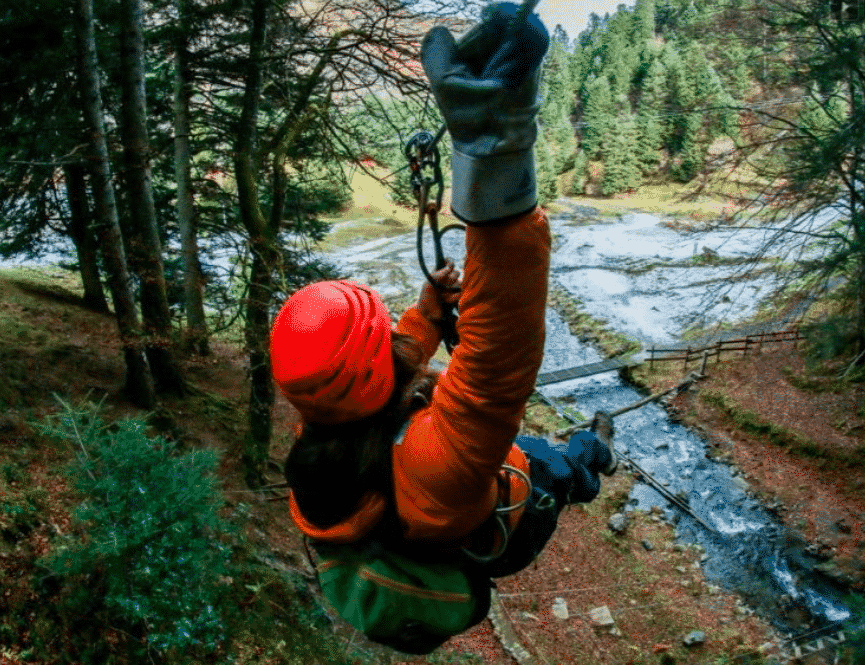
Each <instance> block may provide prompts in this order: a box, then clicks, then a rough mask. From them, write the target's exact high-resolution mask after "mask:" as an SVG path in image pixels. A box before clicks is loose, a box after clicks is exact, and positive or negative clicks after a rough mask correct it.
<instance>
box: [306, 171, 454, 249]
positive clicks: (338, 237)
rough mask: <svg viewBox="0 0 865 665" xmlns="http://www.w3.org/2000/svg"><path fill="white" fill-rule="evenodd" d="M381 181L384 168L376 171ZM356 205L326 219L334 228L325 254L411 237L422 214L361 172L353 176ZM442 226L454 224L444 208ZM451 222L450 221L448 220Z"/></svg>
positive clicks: (384, 173) (325, 243) (327, 239)
mask: <svg viewBox="0 0 865 665" xmlns="http://www.w3.org/2000/svg"><path fill="white" fill-rule="evenodd" d="M372 172H373V173H374V174H375V175H376V176H377V177H384V176H385V175H387V173H386V172H385V171H384V170H383V169H380V168H374V169H372ZM351 188H352V192H353V196H352V203H351V205H350V206H348V207H347V208H345V209H343V210H341V211H340V213H339V214H338V215H334V216H326V217H323V218H322V219H323V221H325V222H328V223H329V224H331V225H333V227H332V230H331V232H330V233H329V234H328V235H327V237H326V238H325V240H324V242H323V243H322V245H321V249H322V251H325V252H327V251H332V250H334V249H337V248H341V247H346V246H349V245H352V244H355V243H357V242H358V241H369V240H376V239H378V238H389V237H392V236H396V235H401V234H403V233H407V232H409V231H411V230H413V229H414V228H416V226H417V220H418V213H417V210H416V209H415V208H407V207H405V206H403V205H400V204H398V203H395V202H394V201H392V200H391V199H390V196H389V193H388V189H387V186H386V185H384V184H382V183H381V182H380V181H378V180H376V178H374V177H373V176H371V175H370V174H368V173H365V172H364V171H362V170H360V169H357V170H356V171H355V172H354V173H353V174H352V176H351ZM443 208H444V211H443V212H442V215H441V216H442V223H446V222H447V223H450V222H451V221H455V220H451V219H450V215H449V214H447V213H446V211H447V210H448V207H447V206H446V205H444V206H443ZM445 218H447V219H445Z"/></svg>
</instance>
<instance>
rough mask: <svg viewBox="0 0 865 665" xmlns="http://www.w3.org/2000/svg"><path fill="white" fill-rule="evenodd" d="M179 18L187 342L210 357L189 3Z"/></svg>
mask: <svg viewBox="0 0 865 665" xmlns="http://www.w3.org/2000/svg"><path fill="white" fill-rule="evenodd" d="M177 12H178V15H179V17H180V20H179V25H178V26H177V33H176V39H175V55H174V68H175V69H174V171H175V179H176V181H177V224H178V226H179V227H180V238H181V252H182V256H183V293H184V306H185V310H186V326H187V333H186V341H187V343H188V344H189V347H190V348H191V349H192V351H193V352H194V353H199V354H201V355H208V354H209V353H210V347H209V345H208V333H207V319H206V318H205V314H204V299H203V296H202V291H203V288H204V277H203V275H202V273H201V264H200V263H199V261H198V238H197V229H196V220H195V208H194V202H193V197H192V177H191V164H192V157H191V154H192V153H191V149H190V125H191V123H190V118H189V100H190V96H191V90H192V74H191V71H190V67H189V41H188V40H189V0H177Z"/></svg>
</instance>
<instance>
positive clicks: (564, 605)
mask: <svg viewBox="0 0 865 665" xmlns="http://www.w3.org/2000/svg"><path fill="white" fill-rule="evenodd" d="M553 616H554V617H556V619H559V620H560V621H565V620H566V619H568V618H570V616H571V615H570V612H568V601H566V600H565V599H564V598H556V599H555V600H554V601H553Z"/></svg>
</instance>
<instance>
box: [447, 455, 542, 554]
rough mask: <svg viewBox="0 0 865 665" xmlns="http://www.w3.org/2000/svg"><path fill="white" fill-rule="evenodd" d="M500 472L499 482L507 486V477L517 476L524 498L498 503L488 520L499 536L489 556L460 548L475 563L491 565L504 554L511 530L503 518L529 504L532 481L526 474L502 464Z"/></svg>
mask: <svg viewBox="0 0 865 665" xmlns="http://www.w3.org/2000/svg"><path fill="white" fill-rule="evenodd" d="M501 470H502V471H503V472H504V473H503V476H502V475H500V476H499V478H500V482H503V483H505V484H507V483H508V482H509V480H508V478H507V476H508V475H509V474H512V475H514V476H517V477H518V478H519V479H520V480H522V481H523V482H524V483H525V484H526V498H525V499H523V500H522V501H518V502H516V503H513V504H503V503H502V502H501V501H499V505H498V506H497V507H496V509H495V511H494V512H493V514H492V516H491V518H490V519H491V521H492V523H493V524H494V526H495V528H496V531H497V532H498V536H499V538H498V541H497V544H496V547H495V549H494V550H493V551H492V552H490V553H489V554H478V553H477V552H473V551H471V550H470V549H468V548H467V547H463V548H461V549H462V552H463V554H465V555H466V556H467V557H468V558H469V559H471V560H472V561H474V562H475V563H491V562H493V561H495V560H496V559H498V558H499V557H500V556H501V555H502V554H504V553H505V550H506V549H507V547H508V542H509V540H510V535H511V530H510V528H508V525H507V524H506V523H505V518H504V516H505V515H507V514H508V513H512V512H514V511H515V510H520V509H522V508H524V507H525V506H526V504H527V503H528V502H529V498H530V497H531V495H532V481H531V480H530V479H529V477H528V475H527V474H526V473H524V472H523V471H521V470H520V469H518V468H516V467H515V466H511V465H510V464H502V467H501ZM539 507H540V506H539Z"/></svg>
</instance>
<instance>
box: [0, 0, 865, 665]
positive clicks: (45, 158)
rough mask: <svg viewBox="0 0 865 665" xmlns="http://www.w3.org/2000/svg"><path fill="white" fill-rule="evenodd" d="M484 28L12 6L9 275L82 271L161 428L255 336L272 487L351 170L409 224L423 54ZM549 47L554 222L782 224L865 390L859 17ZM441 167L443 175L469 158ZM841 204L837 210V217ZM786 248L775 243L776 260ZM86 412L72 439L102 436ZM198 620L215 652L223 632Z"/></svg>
mask: <svg viewBox="0 0 865 665" xmlns="http://www.w3.org/2000/svg"><path fill="white" fill-rule="evenodd" d="M542 1H543V0H542ZM480 8H481V7H480V5H478V6H474V5H472V4H471V3H469V4H468V5H467V4H466V3H455V2H451V0H435V2H418V1H416V0H404V1H401V0H360V1H359V2H356V1H348V0H288V1H287V2H284V3H272V2H270V1H269V0H75V2H73V3H68V2H62V1H61V0H28V1H27V2H24V1H23V0H7V2H5V3H4V6H3V8H2V9H0V134H2V138H0V255H2V256H3V257H7V258H8V257H30V258H33V257H39V256H41V255H43V254H45V253H49V252H56V251H60V252H61V253H64V255H65V259H64V263H63V266H64V267H65V268H68V269H69V270H71V271H73V272H74V273H75V274H76V275H77V276H78V278H79V279H80V283H81V285H82V289H83V300H84V302H85V303H86V305H87V307H88V308H90V309H91V310H93V311H95V312H102V313H110V314H111V316H112V317H113V320H114V322H115V324H116V328H117V331H118V335H119V339H120V340H121V349H120V353H121V355H122V359H123V366H124V371H125V375H124V385H125V396H126V398H127V399H128V400H129V402H130V403H131V404H132V405H135V406H136V407H139V408H142V409H145V410H153V409H156V408H158V405H159V404H160V402H161V400H164V399H166V398H178V397H183V396H185V395H189V394H191V393H194V392H195V391H196V390H197V388H196V387H195V386H194V382H192V381H191V380H190V377H189V376H187V375H185V373H184V370H183V362H182V361H183V360H184V359H186V358H189V357H192V356H195V357H207V356H208V355H209V354H210V353H211V346H212V344H213V343H214V340H218V339H219V336H220V334H221V333H222V332H223V331H225V330H228V329H234V330H238V329H239V330H242V338H243V352H244V354H245V356H246V359H245V361H246V365H247V368H248V381H247V384H246V385H247V389H248V393H247V395H246V398H245V405H246V416H245V428H244V432H243V442H244V443H243V447H242V454H241V461H242V469H243V472H242V473H243V477H244V479H245V482H246V485H247V486H248V487H249V488H251V489H256V488H259V487H261V486H262V485H263V484H266V482H267V478H266V471H267V465H268V460H269V456H270V450H271V441H272V437H273V433H272V429H273V427H272V414H273V409H274V404H275V401H276V395H275V392H274V386H273V382H272V380H271V372H270V360H269V351H268V338H269V332H270V324H271V321H272V317H273V315H274V313H275V311H276V310H277V308H278V307H279V305H280V304H281V303H282V302H283V301H284V300H285V298H286V297H287V296H288V295H290V294H291V293H293V292H294V291H295V290H296V289H298V288H299V287H300V286H302V285H304V284H306V283H308V282H310V281H313V280H316V279H321V278H327V277H331V276H334V275H335V272H334V268H333V267H332V266H330V265H328V264H327V262H326V261H324V260H323V259H322V258H321V255H320V254H318V253H317V252H316V249H317V247H318V246H319V243H321V242H322V241H323V240H324V239H325V238H326V237H327V235H328V232H329V230H330V229H329V225H328V224H327V223H326V222H325V221H323V218H324V217H326V216H327V215H328V214H331V213H334V212H337V211H339V210H341V209H343V208H344V207H345V206H346V205H348V203H349V202H350V200H351V197H352V191H351V188H350V183H351V174H352V173H353V172H355V171H357V170H358V169H360V170H364V171H367V172H368V173H370V174H371V175H373V176H375V177H376V178H377V179H379V180H380V181H381V182H382V183H383V184H384V185H385V186H386V187H388V189H389V195H390V197H391V200H392V201H394V202H395V203H397V204H401V205H407V206H411V205H413V204H414V199H413V196H412V193H411V187H410V185H409V182H408V176H407V172H406V168H405V167H406V163H405V157H404V154H403V148H404V145H405V141H406V140H407V139H408V138H409V137H410V136H411V135H412V133H413V132H414V131H415V130H417V129H419V128H423V129H427V130H432V131H434V130H435V129H437V128H438V127H439V126H440V124H441V118H440V117H439V115H438V113H437V111H436V109H435V108H434V101H433V100H432V98H431V95H430V93H429V90H428V87H427V84H426V80H425V77H424V75H423V71H422V69H421V67H420V64H419V61H418V53H419V46H420V41H421V39H422V38H423V35H424V34H425V32H426V31H427V30H428V29H429V27H431V26H433V25H435V24H440V23H444V24H446V25H449V26H450V27H451V28H452V29H453V30H454V31H455V32H461V31H463V30H464V29H465V28H466V27H468V26H470V25H471V23H472V18H473V17H475V16H477V15H478V13H479V11H480ZM548 27H549V28H550V31H551V34H552V41H551V47H550V50H549V53H548V54H547V57H546V60H545V62H544V65H543V79H542V92H541V94H542V99H541V103H542V107H541V112H540V117H539V121H540V128H541V131H540V132H539V140H538V143H537V146H536V151H537V152H536V157H537V164H538V185H539V196H540V203H541V204H542V205H545V206H552V205H555V201H556V200H557V198H558V197H560V196H566V197H571V198H575V199H580V198H581V197H597V198H604V197H606V198H615V197H619V196H626V195H628V194H629V193H633V192H638V191H639V190H640V189H641V187H646V186H651V185H658V184H669V185H672V186H677V187H678V186H681V191H682V192H690V193H694V192H698V193H699V194H700V195H704V196H711V197H716V198H718V199H722V200H724V201H725V202H727V203H728V204H729V210H732V211H733V212H731V213H730V214H729V215H728V216H727V218H725V219H722V220H717V221H718V223H724V224H741V225H749V224H757V223H759V224H762V225H765V226H767V227H772V228H774V229H775V230H776V233H775V234H774V235H773V236H772V238H771V239H770V240H769V241H767V243H781V242H786V241H787V240H789V239H790V238H794V239H796V241H797V243H796V247H798V248H804V247H813V246H819V247H821V248H822V250H823V251H821V252H820V253H819V258H811V259H809V260H808V261H805V262H798V261H795V260H794V259H793V258H792V257H791V258H790V262H789V264H785V266H783V268H784V269H786V270H789V272H790V282H791V284H792V285H793V291H794V292H795V294H796V295H797V297H801V296H802V294H804V293H809V294H817V295H819V296H820V297H824V298H828V299H830V300H831V302H832V306H831V307H829V308H828V309H827V311H828V312H829V313H828V314H827V316H826V317H825V320H823V321H821V322H820V324H819V325H820V326H821V327H820V330H821V331H822V339H823V343H822V347H823V348H822V351H821V352H822V353H824V354H825V356H826V357H833V358H834V357H843V358H845V359H846V364H847V365H849V367H850V372H849V373H848V376H849V375H850V374H855V375H856V376H859V377H860V380H861V376H862V375H863V374H862V372H863V370H862V366H863V365H865V152H863V145H865V3H863V0H843V1H842V0H762V1H759V2H758V1H755V0H637V1H636V3H635V4H634V5H633V6H630V5H620V7H619V9H618V11H616V12H615V13H614V14H612V15H605V16H597V15H594V14H593V15H592V16H591V19H590V22H589V24H588V25H587V26H586V28H585V30H584V31H583V32H581V33H580V34H579V35H567V34H566V33H565V32H564V30H563V29H562V28H561V26H548ZM442 149H443V152H444V154H445V159H446V157H447V141H446V140H445V141H443V142H442ZM686 186H687V187H686ZM683 195H684V194H683ZM829 208H831V209H833V210H835V211H837V212H838V214H837V215H836V216H833V218H832V220H831V222H829V223H827V222H826V216H825V211H826V210H827V209H829ZM58 248H59V249H58ZM768 250H769V245H768V244H767V246H765V247H755V248H754V256H755V258H759V257H760V256H761V255H762V254H764V253H766V252H768ZM225 257H228V258H227V259H225ZM69 418H70V419H67V420H65V421H63V422H62V423H60V424H56V423H55V425H56V427H55V429H56V430H57V431H62V432H65V433H66V434H69V431H70V430H69V428H72V431H73V432H74V431H77V429H78V428H80V427H85V426H87V423H90V426H93V427H96V425H93V423H96V422H97V421H98V419H97V418H96V417H95V416H82V415H81V414H79V415H77V416H69ZM76 418H83V420H81V421H80V422H79V421H78V420H76ZM88 418H89V419H88ZM76 423H78V424H77V425H76ZM99 427H101V425H100V426H99ZM99 427H97V429H98V430H99V431H100V432H102V430H101V429H99ZM93 431H94V433H95V432H96V430H93ZM103 434H104V436H105V437H109V438H111V437H114V438H118V437H119V438H121V439H124V440H128V441H134V440H135V436H136V433H135V432H128V431H121V432H119V433H117V432H111V430H110V428H109V429H106V430H105V431H104V432H103ZM103 434H99V436H96V434H94V436H95V437H96V439H95V440H98V441H102V438H100V437H102V436H103ZM106 440H107V439H106ZM99 445H102V444H101V443H100V444H99ZM129 445H133V444H132V443H130V444H129ZM168 463H169V462H168V461H166V464H168ZM201 463H202V464H203V465H204V466H205V467H206V466H207V464H208V463H205V462H201ZM191 464H193V466H194V465H195V464H198V462H195V463H192V462H191ZM161 473H169V472H168V471H162V472H161ZM91 480H94V482H95V479H94V478H93V477H92V476H91ZM97 491H109V490H107V489H105V488H102V489H98V488H97ZM0 500H2V497H0ZM197 500H200V501H201V502H202V505H204V504H207V501H206V499H204V498H202V497H199V499H197ZM207 510H210V508H207ZM208 515H210V517H209V518H208V519H210V520H212V521H211V524H210V527H208V528H214V529H217V528H218V527H217V526H216V525H217V522H218V519H219V518H218V517H217V516H216V513H213V514H211V513H208ZM103 518H105V516H104V515H102V516H101V517H99V519H103ZM108 521H109V522H110V520H108ZM106 528H107V527H106ZM219 528H221V527H219ZM207 556H208V557H210V556H217V559H218V555H217V554H214V553H213V552H210V553H208V554H207ZM57 565H60V564H57ZM214 565H216V564H214ZM219 565H222V564H219ZM225 575H228V573H227V572H226V573H225ZM201 606H202V607H206V606H208V601H207V600H206V599H205V600H203V601H202V604H201ZM127 609H128V608H127ZM139 609H140V608H139ZM137 611H138V610H137V609H136V610H135V612H137ZM135 612H132V615H130V616H134V617H138V616H139V615H137V614H135ZM142 616H143V614H142ZM202 617H203V615H198V618H197V619H196V621H199V627H201V626H205V627H204V628H201V630H202V635H206V636H207V639H210V640H211V642H213V641H214V640H216V638H215V637H214V635H215V634H216V632H218V630H217V629H216V628H215V626H216V623H212V624H210V623H208V620H205V618H202ZM129 622H130V623H131V624H134V625H137V626H139V628H140V626H141V625H146V624H147V620H146V619H141V620H139V618H134V619H129ZM144 632H145V633H146V632H147V631H146V630H145V631H144ZM179 634H180V633H178V634H171V635H168V634H165V635H162V634H161V633H159V634H157V632H152V633H151V638H152V640H153V642H152V643H153V644H154V645H156V646H155V647H154V649H155V650H154V651H153V653H166V652H171V649H173V648H180V647H177V645H182V644H184V642H183V639H181V638H180V637H178V635H179ZM159 635H162V636H161V637H159ZM154 636H155V637H154ZM0 638H2V633H0ZM160 639H162V642H159V640H160ZM202 639H203V640H204V638H202ZM0 641H2V640H0ZM206 641H207V640H204V641H203V642H200V643H199V646H201V645H202V644H204V643H205V642H206ZM216 641H218V640H216ZM201 648H202V649H204V651H205V652H206V651H207V649H206V648H205V647H201ZM3 658H4V657H3V656H2V652H0V662H5V661H4V660H3ZM73 660H74V658H73ZM70 662H72V661H70Z"/></svg>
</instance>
